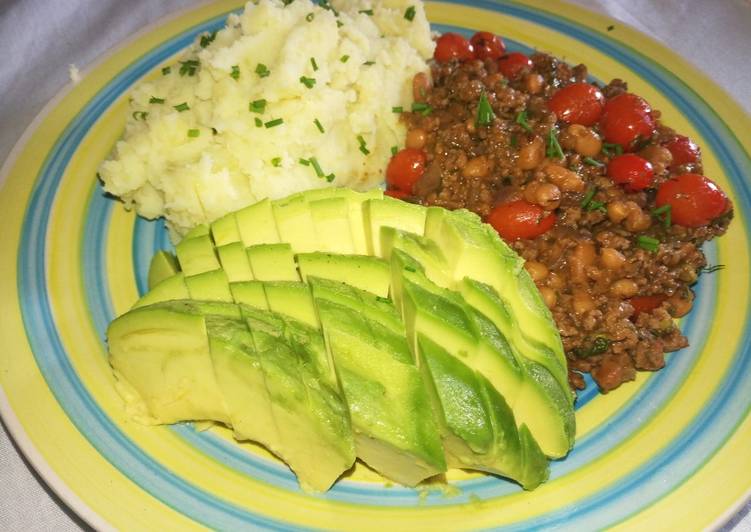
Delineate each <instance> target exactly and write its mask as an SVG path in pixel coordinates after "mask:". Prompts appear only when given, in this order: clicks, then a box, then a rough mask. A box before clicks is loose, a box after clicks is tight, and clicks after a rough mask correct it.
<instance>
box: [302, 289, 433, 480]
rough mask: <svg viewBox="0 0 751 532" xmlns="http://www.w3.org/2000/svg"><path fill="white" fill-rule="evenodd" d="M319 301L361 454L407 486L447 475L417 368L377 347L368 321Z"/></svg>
mask: <svg viewBox="0 0 751 532" xmlns="http://www.w3.org/2000/svg"><path fill="white" fill-rule="evenodd" d="M316 303H317V307H318V313H319V316H320V319H321V323H322V326H323V331H324V337H325V339H326V346H327V348H328V349H329V350H330V352H331V358H332V360H333V361H334V366H335V368H336V372H337V376H338V378H339V382H340V383H341V389H342V391H343V393H344V397H345V399H346V402H347V405H348V407H349V412H350V416H351V418H352V427H353V430H354V433H355V445H356V449H357V456H358V457H359V458H360V459H362V460H363V461H364V462H365V463H366V464H368V465H369V466H370V467H372V468H373V469H375V470H376V471H378V472H379V473H381V474H382V475H383V476H385V477H386V478H389V479H391V480H393V481H395V482H398V483H400V484H404V485H407V486H414V485H416V484H417V483H419V482H420V481H422V480H424V479H426V478H429V477H432V476H434V475H437V474H439V473H442V472H444V471H445V470H446V463H445V458H444V454H443V448H442V446H441V441H440V437H439V433H438V427H437V425H436V422H435V419H434V417H433V412H432V407H431V403H430V398H429V396H428V392H427V390H426V388H425V384H424V382H423V380H422V377H421V375H420V373H419V371H418V370H417V368H416V367H415V366H414V365H412V364H407V363H405V362H404V361H403V360H399V359H397V358H395V357H394V356H393V355H392V354H391V353H390V352H388V351H384V350H381V349H378V348H376V347H374V344H375V342H376V339H375V338H374V337H373V335H372V333H371V332H370V330H371V329H370V327H369V326H368V323H367V321H366V320H365V319H364V318H363V317H362V316H361V315H358V314H357V313H354V312H353V311H352V309H350V308H347V307H343V306H341V305H338V304H336V303H333V302H330V301H327V300H317V302H316Z"/></svg>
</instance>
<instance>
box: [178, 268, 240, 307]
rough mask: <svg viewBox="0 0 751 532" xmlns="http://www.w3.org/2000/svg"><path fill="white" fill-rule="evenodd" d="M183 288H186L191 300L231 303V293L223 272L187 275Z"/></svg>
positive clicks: (215, 271)
mask: <svg viewBox="0 0 751 532" xmlns="http://www.w3.org/2000/svg"><path fill="white" fill-rule="evenodd" d="M185 286H187V287H188V293H189V294H190V298H191V299H196V300H199V301H226V302H228V303H231V302H232V292H230V289H229V280H228V279H227V274H226V273H224V270H221V269H219V270H213V271H210V272H203V273H199V274H198V275H188V276H186V277H185Z"/></svg>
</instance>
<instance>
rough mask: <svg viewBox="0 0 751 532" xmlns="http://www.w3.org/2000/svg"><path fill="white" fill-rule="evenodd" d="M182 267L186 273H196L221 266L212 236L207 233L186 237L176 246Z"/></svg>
mask: <svg viewBox="0 0 751 532" xmlns="http://www.w3.org/2000/svg"><path fill="white" fill-rule="evenodd" d="M175 251H176V252H177V260H178V261H179V262H180V269H181V270H182V271H183V272H185V275H196V274H199V273H203V272H208V271H211V270H216V269H218V268H219V267H220V264H219V261H218V260H217V258H216V253H215V252H214V244H213V242H212V241H211V237H210V236H209V235H208V234H206V235H200V236H194V237H192V238H184V239H182V240H181V241H180V243H179V244H177V246H175Z"/></svg>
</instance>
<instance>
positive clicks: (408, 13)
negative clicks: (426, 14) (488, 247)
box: [404, 6, 417, 22]
mask: <svg viewBox="0 0 751 532" xmlns="http://www.w3.org/2000/svg"><path fill="white" fill-rule="evenodd" d="M416 14H417V11H416V9H415V6H409V7H408V8H407V9H406V10H405V11H404V18H406V19H407V20H409V21H410V22H412V21H413V20H415V15H416Z"/></svg>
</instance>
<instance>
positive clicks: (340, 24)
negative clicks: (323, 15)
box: [336, 20, 344, 28]
mask: <svg viewBox="0 0 751 532" xmlns="http://www.w3.org/2000/svg"><path fill="white" fill-rule="evenodd" d="M342 26H344V22H342V21H341V20H337V21H336V27H337V28H341V27H342Z"/></svg>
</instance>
